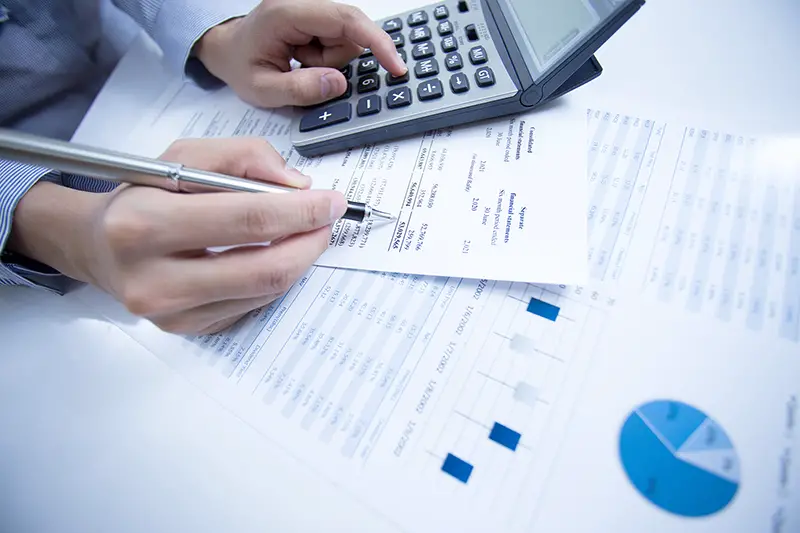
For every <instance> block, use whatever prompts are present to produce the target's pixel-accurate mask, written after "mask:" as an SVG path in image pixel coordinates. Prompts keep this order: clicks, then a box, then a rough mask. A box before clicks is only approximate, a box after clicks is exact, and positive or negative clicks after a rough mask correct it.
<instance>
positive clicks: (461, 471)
mask: <svg viewBox="0 0 800 533" xmlns="http://www.w3.org/2000/svg"><path fill="white" fill-rule="evenodd" d="M442 471H443V472H447V473H448V474H450V475H451V476H453V477H454V478H456V479H457V480H459V481H460V482H462V483H466V482H467V480H468V479H469V476H470V475H471V474H472V465H471V464H469V463H467V462H466V461H462V460H461V459H459V458H458V457H456V456H455V455H453V454H452V453H448V454H447V458H446V459H445V460H444V464H442Z"/></svg>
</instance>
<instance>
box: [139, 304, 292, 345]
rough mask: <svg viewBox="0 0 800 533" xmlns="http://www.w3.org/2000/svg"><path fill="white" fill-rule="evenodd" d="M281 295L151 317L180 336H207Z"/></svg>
mask: <svg viewBox="0 0 800 533" xmlns="http://www.w3.org/2000/svg"><path fill="white" fill-rule="evenodd" d="M279 297H280V295H279V294H271V295H268V296H261V297H258V298H244V299H237V300H226V301H222V302H214V303H211V304H206V305H202V306H200V307H195V308H193V309H189V310H188V311H183V312H179V313H174V314H170V315H165V316H158V317H149V319H150V321H151V322H153V323H154V324H155V325H157V326H158V327H159V328H161V329H163V330H164V331H168V332H170V333H175V334H179V335H185V334H201V335H202V334H205V333H206V332H210V331H211V330H214V332H217V331H220V330H222V329H225V327H230V326H231V325H233V324H234V323H235V322H237V321H238V320H239V319H241V318H243V317H244V316H245V315H247V314H248V313H250V312H251V311H254V310H256V309H260V308H262V307H264V306H266V305H269V304H270V303H272V302H274V301H275V300H276V299H278V298H279Z"/></svg>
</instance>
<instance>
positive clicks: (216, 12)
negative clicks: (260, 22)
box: [113, 0, 259, 83]
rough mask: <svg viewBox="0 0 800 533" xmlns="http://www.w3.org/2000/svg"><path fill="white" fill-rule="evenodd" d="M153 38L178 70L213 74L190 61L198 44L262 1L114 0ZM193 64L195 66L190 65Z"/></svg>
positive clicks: (194, 74)
mask: <svg viewBox="0 0 800 533" xmlns="http://www.w3.org/2000/svg"><path fill="white" fill-rule="evenodd" d="M113 2H114V4H115V5H116V6H117V7H118V8H120V9H121V10H122V11H124V12H125V13H127V14H128V15H130V16H131V17H132V18H133V19H134V20H135V21H136V22H137V23H138V24H139V25H140V26H141V27H142V28H144V30H145V31H146V32H147V33H148V34H149V35H150V36H151V37H152V38H153V40H154V41H155V42H156V43H157V44H158V45H159V47H160V48H161V50H162V51H163V52H164V59H165V60H166V62H167V65H168V66H169V67H170V68H171V69H172V70H173V71H175V72H179V73H181V74H184V75H187V74H190V73H191V75H193V76H204V77H205V78H206V79H204V80H202V82H203V83H206V82H207V81H208V79H207V78H209V77H211V75H210V74H208V72H207V71H201V70H200V69H199V68H198V66H197V65H190V64H191V52H192V49H193V48H194V45H195V43H196V42H197V41H198V40H199V39H200V37H202V36H203V34H204V33H205V32H206V31H208V30H209V29H210V28H213V27H214V26H217V25H219V24H222V23H223V22H226V21H228V20H230V19H233V18H237V17H242V16H245V15H247V14H248V13H249V12H250V11H252V10H253V9H254V8H255V7H256V6H257V5H258V3H259V0H224V1H220V0H113ZM190 66H192V67H194V68H189V67H190Z"/></svg>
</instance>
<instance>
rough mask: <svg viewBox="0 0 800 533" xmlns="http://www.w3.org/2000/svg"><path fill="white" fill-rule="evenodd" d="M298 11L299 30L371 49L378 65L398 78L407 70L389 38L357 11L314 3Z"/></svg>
mask: <svg viewBox="0 0 800 533" xmlns="http://www.w3.org/2000/svg"><path fill="white" fill-rule="evenodd" d="M297 8H298V10H297V13H298V20H297V21H296V27H297V29H298V30H300V31H302V32H304V33H308V34H310V35H317V36H319V37H330V38H337V37H344V38H346V39H349V40H351V41H353V42H354V43H356V44H357V45H359V46H361V47H362V48H369V49H370V51H372V53H373V55H374V56H375V57H376V58H377V60H378V62H380V64H381V65H383V67H384V68H385V69H386V70H387V71H389V72H391V73H392V74H394V75H395V76H402V75H403V74H405V73H406V71H407V70H408V67H406V64H405V62H404V61H403V60H402V59H401V58H400V55H399V54H398V53H397V47H396V46H395V44H394V41H392V38H391V37H390V36H389V34H388V33H386V32H385V31H383V29H382V28H380V27H379V26H378V25H377V24H376V23H375V22H374V21H372V20H370V18H369V17H367V15H366V14H364V12H363V11H361V10H360V9H358V8H357V7H354V6H350V5H345V4H338V3H334V2H323V3H321V4H320V3H317V2H314V4H313V5H311V6H302V5H298V6H297Z"/></svg>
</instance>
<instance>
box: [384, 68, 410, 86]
mask: <svg viewBox="0 0 800 533" xmlns="http://www.w3.org/2000/svg"><path fill="white" fill-rule="evenodd" d="M409 78H410V76H409V74H408V71H406V73H405V74H403V75H402V76H395V75H394V74H392V73H391V72H387V73H386V85H388V86H389V87H391V86H393V85H402V84H403V83H408V80H409Z"/></svg>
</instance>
